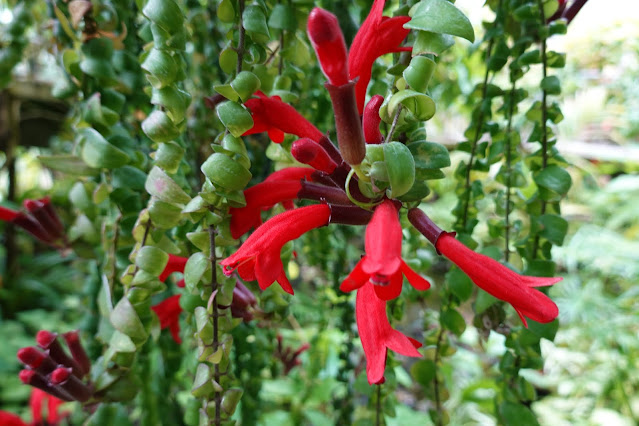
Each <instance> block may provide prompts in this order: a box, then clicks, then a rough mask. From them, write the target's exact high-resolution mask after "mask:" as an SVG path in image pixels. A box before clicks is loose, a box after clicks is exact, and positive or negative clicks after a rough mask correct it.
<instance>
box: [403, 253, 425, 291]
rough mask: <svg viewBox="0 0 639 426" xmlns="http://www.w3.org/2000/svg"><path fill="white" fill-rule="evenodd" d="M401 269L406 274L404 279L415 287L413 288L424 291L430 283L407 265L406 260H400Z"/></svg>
mask: <svg viewBox="0 0 639 426" xmlns="http://www.w3.org/2000/svg"><path fill="white" fill-rule="evenodd" d="M401 270H402V272H403V273H404V275H405V276H406V279H407V280H408V282H409V283H410V285H412V286H413V287H414V288H415V290H420V291H424V290H428V289H429V288H430V283H429V282H428V280H426V279H425V278H423V277H422V276H421V275H419V274H418V273H417V272H415V271H413V268H411V267H410V266H408V265H407V264H406V262H404V261H403V260H402V266H401Z"/></svg>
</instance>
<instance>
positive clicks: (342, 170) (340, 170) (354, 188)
mask: <svg viewBox="0 0 639 426" xmlns="http://www.w3.org/2000/svg"><path fill="white" fill-rule="evenodd" d="M350 171H351V168H350V166H349V165H348V164H346V163H342V164H341V165H340V166H338V167H337V168H336V169H335V171H334V172H333V173H331V175H330V176H331V179H333V181H335V183H336V184H337V186H338V187H340V188H345V187H346V179H347V178H348V173H349V172H350ZM357 181H358V179H357V174H354V175H353V178H352V179H351V181H350V184H349V185H348V190H349V191H350V193H351V196H352V197H353V198H355V199H356V200H357V201H360V202H362V203H370V202H371V200H370V198H368V197H366V196H365V195H364V194H362V191H360V190H359V185H358V184H357Z"/></svg>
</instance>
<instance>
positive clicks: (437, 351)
mask: <svg viewBox="0 0 639 426" xmlns="http://www.w3.org/2000/svg"><path fill="white" fill-rule="evenodd" d="M443 338H444V327H443V326H441V327H440V329H439V334H438V335H437V343H436V344H435V359H434V362H435V376H434V378H433V387H434V388H435V389H434V390H435V410H437V426H443V424H444V421H443V418H442V417H443V415H442V411H443V410H442V400H441V396H440V395H439V377H438V376H437V372H438V368H437V365H438V364H439V360H440V358H441V353H440V350H441V345H442V339H443Z"/></svg>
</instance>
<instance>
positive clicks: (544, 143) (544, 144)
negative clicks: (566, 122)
mask: <svg viewBox="0 0 639 426" xmlns="http://www.w3.org/2000/svg"><path fill="white" fill-rule="evenodd" d="M537 4H538V6H539V15H540V16H539V19H540V20H541V25H545V23H546V16H545V14H544V5H543V2H542V0H537ZM541 67H542V81H543V79H545V78H546V77H547V75H548V59H547V57H546V38H544V37H542V39H541ZM541 93H542V94H541V168H542V170H543V169H545V168H546V167H547V166H548V129H547V128H546V122H547V121H548V105H547V102H548V99H547V98H548V93H547V92H546V90H545V89H543V88H542V89H541ZM546 207H547V202H546V200H541V214H544V213H546ZM538 250H539V234H537V235H535V241H534V243H533V251H532V258H533V259H536V258H537V251H538Z"/></svg>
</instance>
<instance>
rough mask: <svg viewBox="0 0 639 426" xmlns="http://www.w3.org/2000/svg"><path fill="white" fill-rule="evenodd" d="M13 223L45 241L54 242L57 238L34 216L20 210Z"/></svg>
mask: <svg viewBox="0 0 639 426" xmlns="http://www.w3.org/2000/svg"><path fill="white" fill-rule="evenodd" d="M13 223H15V224H16V225H18V226H19V227H21V228H22V229H24V230H25V231H27V232H28V233H30V234H31V235H33V236H34V237H36V238H37V239H38V240H40V241H42V242H43V243H47V244H53V242H54V241H55V240H56V238H55V237H53V236H52V235H51V234H49V233H48V232H47V230H46V229H44V227H43V226H42V225H41V224H40V223H39V222H38V221H37V220H35V219H34V218H32V217H31V216H27V215H26V214H24V213H22V212H19V214H18V215H17V216H16V217H15V219H13Z"/></svg>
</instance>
